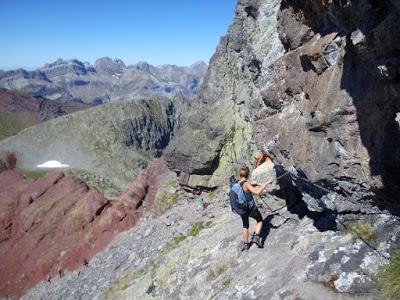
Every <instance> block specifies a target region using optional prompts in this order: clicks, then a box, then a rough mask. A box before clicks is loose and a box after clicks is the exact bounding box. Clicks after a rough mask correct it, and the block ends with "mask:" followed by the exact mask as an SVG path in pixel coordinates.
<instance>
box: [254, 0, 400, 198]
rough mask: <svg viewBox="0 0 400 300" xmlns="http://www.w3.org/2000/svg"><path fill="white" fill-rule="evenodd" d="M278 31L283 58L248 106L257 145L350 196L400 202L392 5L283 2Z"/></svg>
mask: <svg viewBox="0 0 400 300" xmlns="http://www.w3.org/2000/svg"><path fill="white" fill-rule="evenodd" d="M278 31H279V35H280V38H281V40H282V42H283V44H284V45H285V49H286V53H285V54H284V55H283V56H282V57H281V58H279V59H278V60H277V61H275V62H274V67H273V71H272V72H271V77H270V78H269V80H268V82H265V83H261V82H260V84H259V85H258V87H259V90H260V93H259V96H258V97H257V98H254V99H252V104H251V106H252V115H253V119H254V132H255V140H256V141H257V145H258V147H259V148H261V149H264V150H266V149H267V148H270V150H272V152H273V153H274V154H275V155H276V157H277V158H279V160H280V161H281V162H282V163H284V164H287V165H292V166H294V167H295V168H297V169H298V170H301V171H302V172H304V174H306V176H307V177H308V178H309V179H311V180H312V181H320V182H322V183H325V184H326V186H327V187H329V188H331V189H335V190H336V191H338V192H340V193H342V194H343V195H346V196H352V197H354V198H357V199H359V198H362V197H371V196H374V197H375V198H376V200H377V201H378V203H379V201H382V200H383V199H382V198H386V200H385V202H392V203H393V204H395V201H393V200H392V201H390V197H391V196H390V192H392V196H393V195H395V194H396V193H395V191H396V190H397V189H398V187H399V184H400V182H399V181H398V179H399V178H400V176H399V163H400V160H399V157H400V156H399V151H400V150H399V149H400V131H399V130H398V126H397V124H396V121H395V117H396V113H398V111H399V109H400V107H399V103H400V102H399V96H400V94H399V92H400V86H399V77H398V76H399V57H398V51H399V45H400V43H399V42H400V22H399V16H398V12H397V11H396V10H395V9H394V7H393V5H392V3H391V2H390V1H380V2H374V3H373V2H371V1H348V2H347V4H340V3H336V2H335V1H333V2H332V1H331V2H327V1H315V2H313V4H309V3H308V2H306V1H294V2H291V1H283V2H282V5H281V9H280V12H279V18H278ZM272 140H274V143H273V144H272V147H271V141H272ZM387 200H389V201H387ZM381 203H383V201H382V202H381Z"/></svg>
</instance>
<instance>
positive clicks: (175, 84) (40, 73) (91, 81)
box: [0, 57, 207, 104]
mask: <svg viewBox="0 0 400 300" xmlns="http://www.w3.org/2000/svg"><path fill="white" fill-rule="evenodd" d="M206 70H207V65H206V64H205V63H204V62H198V63H195V64H193V65H192V66H190V67H178V66H174V65H162V66H159V67H155V66H152V65H149V64H148V63H145V62H140V63H137V64H135V65H131V66H126V65H125V64H124V62H123V61H122V60H120V59H111V58H109V57H103V58H100V59H98V60H96V61H95V63H94V65H91V64H89V63H83V62H81V61H79V60H77V59H72V60H68V61H67V60H63V59H58V60H57V61H55V62H54V63H50V64H46V65H45V66H44V67H42V68H39V69H37V70H35V71H25V70H22V69H19V70H14V71H7V72H4V71H2V72H0V87H3V88H7V89H12V90H20V91H24V92H26V93H31V94H33V95H36V96H43V97H46V98H49V99H52V100H60V101H70V100H75V101H82V102H85V103H94V104H99V103H107V102H110V101H114V100H130V99H132V98H137V97H148V96H163V97H170V98H171V97H173V96H174V95H175V94H176V93H181V94H183V95H184V96H186V97H192V96H194V95H195V94H196V92H197V90H198V88H199V87H200V85H201V83H202V81H203V77H204V74H205V72H206Z"/></svg>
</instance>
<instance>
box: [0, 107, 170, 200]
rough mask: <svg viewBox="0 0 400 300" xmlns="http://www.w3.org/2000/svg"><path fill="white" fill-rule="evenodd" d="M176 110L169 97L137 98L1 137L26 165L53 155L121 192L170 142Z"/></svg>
mask: <svg viewBox="0 0 400 300" xmlns="http://www.w3.org/2000/svg"><path fill="white" fill-rule="evenodd" d="M174 123H175V111H174V106H173V104H172V102H171V101H170V100H168V99H146V100H132V101H126V102H122V103H111V104H106V105H103V106H99V107H94V108H91V109H88V110H85V111H81V112H76V113H73V114H70V115H67V116H63V117H59V118H57V119H55V120H51V121H49V122H45V123H42V124H39V125H36V126H34V127H30V128H27V129H25V130H23V131H22V132H20V133H19V134H18V135H16V136H13V137H10V138H8V139H5V140H3V141H1V142H0V151H3V152H5V151H11V152H13V153H15V154H16V156H17V159H18V167H19V168H20V169H26V170H35V169H37V166H38V165H40V164H42V163H44V162H46V161H50V160H57V161H59V162H61V163H63V164H67V165H69V166H70V169H69V170H70V171H69V172H70V174H72V175H75V176H78V177H80V178H82V179H83V180H85V181H86V182H88V183H89V184H94V185H95V186H97V187H98V188H100V189H101V190H102V191H103V192H104V191H105V192H107V194H108V195H116V194H118V193H119V192H120V191H121V190H122V189H123V188H125V187H126V186H127V185H128V183H130V182H131V180H132V179H133V178H134V177H135V175H137V172H138V170H140V169H141V168H143V167H144V166H145V165H146V164H147V162H148V160H149V159H151V158H153V157H155V156H159V155H160V153H161V151H162V150H163V148H165V147H166V145H167V144H168V142H169V140H170V137H171V134H172V131H173V128H174Z"/></svg>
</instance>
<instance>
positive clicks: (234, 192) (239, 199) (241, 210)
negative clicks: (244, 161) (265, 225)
mask: <svg viewBox="0 0 400 300" xmlns="http://www.w3.org/2000/svg"><path fill="white" fill-rule="evenodd" d="M249 173H250V170H249V168H248V167H247V166H242V167H240V170H239V181H237V182H236V183H235V182H234V181H233V180H234V179H232V178H231V184H232V188H231V191H230V193H229V198H230V203H231V207H232V210H233V211H234V212H235V213H237V214H238V215H240V217H241V218H242V223H243V229H242V236H243V244H242V247H241V250H242V251H244V250H248V249H249V248H250V245H251V243H255V244H256V245H257V246H258V247H259V248H262V247H263V245H262V243H261V239H260V233H261V229H262V222H263V218H262V216H261V213H260V211H259V210H258V208H257V206H256V204H255V202H254V198H253V194H255V195H259V194H261V193H262V192H263V191H264V190H265V188H266V187H267V185H268V184H270V183H271V182H270V181H269V182H265V183H263V184H261V185H259V186H257V187H254V186H252V185H251V184H250V183H249V182H248V181H247V180H248V178H249ZM249 217H251V218H253V219H255V220H256V222H257V224H256V227H255V232H254V235H253V237H252V240H251V242H250V241H249Z"/></svg>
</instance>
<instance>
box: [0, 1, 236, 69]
mask: <svg viewBox="0 0 400 300" xmlns="http://www.w3.org/2000/svg"><path fill="white" fill-rule="evenodd" d="M236 2H237V1H236V0H109V1H104V0H63V1H61V0H0V69H14V68H18V67H23V68H27V69H33V68H36V67H39V66H42V65H43V64H45V63H47V62H52V61H54V60H56V59H57V58H60V57H61V58H64V59H70V58H77V59H79V60H82V61H89V62H91V63H92V62H93V61H94V60H95V59H96V58H99V57H103V56H109V57H112V58H121V59H122V60H123V61H124V62H125V63H126V64H132V63H135V62H137V61H140V60H144V61H147V62H149V63H151V64H155V65H157V64H163V63H172V64H178V65H188V64H191V63H193V62H195V61H196V60H199V59H202V60H205V61H206V62H208V60H209V59H210V57H211V55H212V54H213V53H214V50H215V48H216V46H217V44H218V41H219V38H220V37H221V36H222V35H224V34H225V33H226V31H227V29H228V26H229V24H230V23H231V22H232V19H233V17H234V10H235V6H236Z"/></svg>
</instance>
